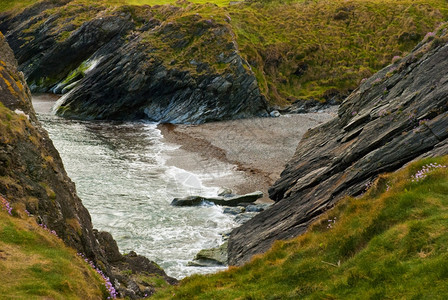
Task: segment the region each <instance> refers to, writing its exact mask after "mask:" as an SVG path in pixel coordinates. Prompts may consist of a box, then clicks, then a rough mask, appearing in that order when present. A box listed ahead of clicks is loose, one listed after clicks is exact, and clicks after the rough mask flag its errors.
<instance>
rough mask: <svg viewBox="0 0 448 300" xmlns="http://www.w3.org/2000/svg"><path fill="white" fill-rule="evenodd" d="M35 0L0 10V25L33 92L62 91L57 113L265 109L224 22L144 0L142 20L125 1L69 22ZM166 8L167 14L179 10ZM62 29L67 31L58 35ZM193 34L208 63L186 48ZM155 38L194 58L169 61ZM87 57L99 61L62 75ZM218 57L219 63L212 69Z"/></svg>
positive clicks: (223, 113)
mask: <svg viewBox="0 0 448 300" xmlns="http://www.w3.org/2000/svg"><path fill="white" fill-rule="evenodd" d="M39 5H40V6H39ZM39 5H38V4H36V7H39V9H38V8H35V9H33V10H27V11H24V12H22V13H19V14H17V15H4V16H2V17H1V18H0V28H5V30H8V33H7V35H6V36H7V38H8V41H9V43H10V44H11V47H12V48H13V50H14V51H15V53H16V55H17V57H18V60H19V64H20V69H21V71H23V72H24V74H25V76H26V78H27V80H28V82H29V83H30V87H31V89H32V90H33V91H35V92H50V91H51V92H66V93H67V94H65V96H64V97H63V99H62V100H61V101H60V103H59V107H58V108H57V114H59V115H61V116H64V117H70V118H77V119H88V120H92V119H103V120H105V119H108V120H138V119H145V120H150V121H156V122H162V123H186V124H197V123H203V122H210V121H218V120H228V119H238V118H247V117H254V116H267V115H268V113H267V103H266V100H265V97H264V96H263V95H262V94H261V92H260V90H259V88H258V84H257V80H256V78H255V75H254V73H253V72H252V70H251V69H250V66H249V65H248V63H247V62H246V61H245V60H244V59H243V58H242V57H241V56H240V55H239V53H238V51H237V49H236V46H235V45H236V42H235V35H234V33H233V32H232V31H231V29H230V27H229V26H228V24H226V23H225V22H224V23H217V22H215V21H213V22H211V23H207V20H201V17H199V16H195V15H193V16H190V17H188V18H186V19H185V20H184V21H182V20H177V21H176V22H162V21H160V20H156V19H154V15H157V14H159V13H161V12H160V11H157V9H160V8H157V7H153V8H151V7H149V6H148V7H145V8H142V9H143V10H145V13H146V14H147V15H148V16H147V17H145V18H146V19H144V20H143V19H138V20H137V19H136V20H134V19H133V18H134V16H133V15H132V14H131V12H130V11H131V9H130V8H129V9H126V7H123V8H120V9H118V10H117V11H110V10H107V9H106V8H105V7H101V6H98V7H95V8H92V9H95V10H97V11H98V13H97V14H96V16H95V17H92V18H91V19H89V20H87V21H85V22H84V23H82V24H81V25H80V26H79V25H76V26H75V25H74V24H70V23H68V24H67V23H64V22H63V18H64V16H63V14H62V13H57V12H58V11H61V10H63V9H64V8H58V7H57V6H58V5H59V4H58V5H56V4H55V5H53V7H56V8H55V10H56V13H52V14H51V15H50V16H49V15H48V11H46V10H45V9H46V8H49V7H51V4H50V3H49V2H45V5H44V4H39ZM68 5H72V4H70V3H69V4H68ZM78 9H83V6H82V5H79V6H78ZM167 9H169V10H172V11H171V12H170V13H172V14H173V16H174V14H175V13H176V12H177V10H181V8H179V7H177V8H176V7H174V6H170V7H168V8H167ZM186 9H187V8H186ZM33 13H34V14H33ZM162 13H168V12H166V11H165V12H162ZM142 18H143V17H142ZM40 20H46V21H45V22H43V23H42V24H40V23H38V22H39V21H40ZM143 21H144V22H143ZM142 22H143V23H144V25H141V23H142ZM36 24H38V25H36ZM39 24H40V25H39ZM63 24H65V25H63ZM67 26H71V27H70V28H69V27H67ZM77 26H78V27H77ZM190 27H191V28H190ZM195 28H196V29H198V28H199V29H200V30H199V31H197V30H193V29H195ZM64 32H65V33H67V32H70V35H69V36H68V37H66V38H65V39H62V38H61V36H63V34H64ZM192 39H203V40H204V43H205V45H212V46H210V49H209V50H207V53H209V57H206V58H203V59H204V60H205V59H206V60H207V62H205V61H200V59H202V58H201V57H195V52H197V51H194V50H193V49H189V47H191V45H190V44H191V40H192ZM160 41H163V43H166V44H167V45H168V46H167V47H169V50H168V52H169V51H179V49H182V51H184V52H191V53H193V54H191V55H190V56H194V58H193V59H190V58H188V59H187V58H185V59H184V60H185V61H177V60H168V59H166V52H167V51H163V50H161V49H160ZM187 50H188V51H187ZM214 52H216V53H214ZM179 59H180V60H182V59H183V58H179ZM165 60H166V61H165ZM86 61H98V62H99V63H98V64H97V66H96V67H95V68H93V69H92V70H89V72H86V73H82V76H80V77H76V78H67V76H68V75H69V74H70V73H71V72H72V71H73V70H75V69H77V68H78V67H79V66H82V64H83V63H85V62H86ZM217 64H220V65H225V67H224V68H222V67H221V68H220V69H215V68H214V67H213V65H217Z"/></svg>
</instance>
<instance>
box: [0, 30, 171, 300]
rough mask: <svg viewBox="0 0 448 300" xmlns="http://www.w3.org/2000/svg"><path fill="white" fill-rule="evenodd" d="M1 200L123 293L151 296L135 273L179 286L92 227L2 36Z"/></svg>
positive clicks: (0, 53)
mask: <svg viewBox="0 0 448 300" xmlns="http://www.w3.org/2000/svg"><path fill="white" fill-rule="evenodd" d="M0 196H1V198H2V199H5V200H6V201H8V202H9V203H10V205H11V207H12V213H13V214H15V215H18V216H20V215H25V214H30V215H31V216H33V217H34V218H35V220H36V222H37V223H39V224H40V225H41V226H42V227H45V228H48V229H49V230H52V231H55V232H56V233H57V235H58V236H59V237H60V238H61V239H62V240H63V241H64V242H65V243H66V244H67V245H69V246H71V247H73V248H75V249H76V250H77V251H78V252H80V253H83V254H84V255H86V256H87V258H88V259H90V260H92V261H94V262H95V263H96V264H97V265H98V266H99V267H101V268H102V269H103V270H104V271H105V272H106V273H107V275H108V276H110V277H111V278H112V282H115V284H116V285H117V287H120V289H119V290H120V292H121V294H122V295H128V296H130V297H134V296H136V295H140V296H143V295H144V294H145V293H146V294H150V293H152V292H153V290H154V288H153V287H152V286H151V284H147V285H146V286H143V284H142V279H141V277H140V278H139V279H137V278H136V277H137V276H136V275H135V274H137V273H139V274H142V273H143V272H146V274H152V276H154V277H161V278H164V279H165V280H167V281H169V282H171V283H173V282H175V280H172V279H171V278H169V277H167V276H166V274H165V273H164V272H163V270H161V269H160V268H159V267H157V265H155V264H154V263H152V262H150V261H149V260H148V259H146V258H144V257H141V256H137V255H135V254H133V255H128V256H123V255H121V254H120V253H119V251H118V247H117V244H116V242H115V241H114V240H113V238H112V237H111V236H110V234H108V233H104V232H98V231H96V230H94V229H93V226H92V222H91V219H90V215H89V212H88V211H87V209H86V208H85V207H84V206H83V204H82V202H81V200H80V199H79V198H78V196H77V195H76V190H75V185H74V184H73V182H72V181H71V180H70V179H69V178H68V176H67V174H66V172H65V170H64V167H63V164H62V161H61V158H60V157H59V154H58V152H57V151H56V149H55V148H54V146H53V143H52V142H51V140H50V138H49V137H48V134H47V132H46V131H45V130H44V129H43V128H42V127H41V125H40V124H39V122H38V121H37V119H36V116H35V113H34V110H33V108H32V105H31V94H30V90H29V88H28V86H27V84H26V82H25V80H24V76H23V74H22V73H21V72H18V71H17V63H16V61H15V59H14V55H13V52H12V51H11V49H10V48H9V46H8V45H7V43H6V41H5V38H4V36H3V35H2V34H1V33H0ZM123 270H127V272H128V271H129V270H131V271H132V274H131V276H129V274H128V273H125V275H126V276H125V275H123ZM144 280H146V279H144ZM144 280H143V281H144ZM139 285H140V286H139Z"/></svg>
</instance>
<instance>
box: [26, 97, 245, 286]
mask: <svg viewBox="0 0 448 300" xmlns="http://www.w3.org/2000/svg"><path fill="white" fill-rule="evenodd" d="M56 100H57V98H55V97H53V96H51V95H39V96H34V97H33V104H34V106H35V109H36V112H37V114H38V118H39V120H40V121H41V122H42V124H43V126H44V128H45V129H46V130H47V131H48V132H49V135H50V137H51V139H52V140H53V143H54V145H55V147H56V148H57V149H58V151H59V153H60V155H61V157H62V159H63V162H64V166H65V168H66V170H67V173H68V175H69V176H70V178H71V179H72V180H73V181H74V182H75V184H76V187H77V192H78V195H79V196H80V198H81V199H82V201H83V204H84V205H85V206H86V208H87V209H88V210H89V212H90V214H91V216H92V221H93V224H94V227H95V228H97V229H98V230H103V231H109V232H110V233H112V235H113V236H114V238H115V239H116V241H117V243H118V246H119V247H120V250H121V251H122V252H124V253H126V252H129V251H131V250H133V251H136V252H137V253H139V254H142V255H145V256H147V257H148V258H149V259H151V260H154V261H155V262H156V263H158V264H159V265H160V266H161V267H162V268H164V269H165V271H166V272H167V274H168V275H170V276H173V277H176V278H183V277H185V276H188V275H191V274H194V273H210V272H216V271H218V270H221V269H224V268H203V267H202V268H201V267H191V266H187V263H188V261H190V260H192V259H193V258H194V256H195V255H196V253H197V252H198V251H199V250H201V249H205V248H211V247H216V246H218V245H219V244H221V243H222V242H223V241H222V234H223V233H225V232H228V231H229V230H231V229H232V228H234V227H236V226H238V224H237V223H235V222H234V220H233V218H232V216H230V215H227V214H224V213H223V209H222V208H221V207H218V206H201V207H182V208H180V207H173V206H171V205H170V203H171V200H172V199H173V198H175V197H179V196H185V195H193V194H201V195H205V196H213V195H216V193H217V190H218V187H213V186H205V185H204V182H205V181H207V179H208V178H216V177H217V176H222V177H225V176H232V175H233V174H232V172H233V171H232V169H231V168H230V167H229V166H227V169H226V170H224V171H223V169H222V166H219V170H213V169H211V170H204V172H201V173H198V172H191V171H187V170H183V169H180V168H177V167H174V166H170V165H167V164H166V160H167V158H168V156H169V153H170V151H172V150H174V149H176V148H177V147H178V146H177V145H173V144H168V143H164V142H163V141H162V135H161V133H160V131H159V130H158V129H157V124H154V123H144V122H134V123H130V122H124V123H123V122H98V121H79V120H69V119H64V118H60V117H57V116H55V115H53V114H51V113H50V108H51V106H52V104H53V103H54V102H55V101H56ZM207 172H209V173H207Z"/></svg>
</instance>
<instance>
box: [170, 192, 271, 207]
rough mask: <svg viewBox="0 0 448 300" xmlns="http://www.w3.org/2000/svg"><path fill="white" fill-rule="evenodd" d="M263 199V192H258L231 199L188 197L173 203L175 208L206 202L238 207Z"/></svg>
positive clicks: (174, 200) (175, 200)
mask: <svg viewBox="0 0 448 300" xmlns="http://www.w3.org/2000/svg"><path fill="white" fill-rule="evenodd" d="M262 197H263V192H260V191H256V192H253V193H249V194H245V195H235V196H231V197H222V196H218V197H203V196H188V197H184V198H174V199H173V201H172V202H171V205H173V206H196V205H201V204H203V203H206V202H211V203H214V204H216V205H222V206H238V205H239V204H240V203H252V202H255V201H256V200H257V199H259V198H262Z"/></svg>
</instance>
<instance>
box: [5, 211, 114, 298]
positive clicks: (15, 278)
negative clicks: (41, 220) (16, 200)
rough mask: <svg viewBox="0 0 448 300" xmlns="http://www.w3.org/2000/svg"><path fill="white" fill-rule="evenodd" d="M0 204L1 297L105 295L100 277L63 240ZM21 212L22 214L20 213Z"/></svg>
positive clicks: (25, 216) (94, 296)
mask: <svg viewBox="0 0 448 300" xmlns="http://www.w3.org/2000/svg"><path fill="white" fill-rule="evenodd" d="M13 214H14V215H16V216H15V217H12V216H9V215H8V214H7V213H6V211H5V210H4V209H3V208H1V204H0V278H2V283H1V285H0V295H2V296H1V297H2V298H4V299H105V298H107V294H106V290H105V287H104V282H103V281H102V279H101V277H100V276H99V275H98V274H97V273H96V272H95V271H94V270H93V269H92V268H91V267H89V266H88V265H87V263H85V262H84V261H83V260H82V259H81V258H80V257H78V256H77V255H76V252H75V250H73V249H71V248H68V247H67V246H65V245H64V243H63V242H62V240H60V239H59V238H57V237H56V236H54V235H52V234H50V233H49V232H48V231H47V230H44V229H43V228H41V227H39V226H37V224H36V222H35V221H34V218H32V217H28V216H27V215H26V214H25V213H24V212H23V211H21V209H20V208H18V207H17V206H16V209H15V210H13ZM19 215H21V216H22V217H19Z"/></svg>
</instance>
